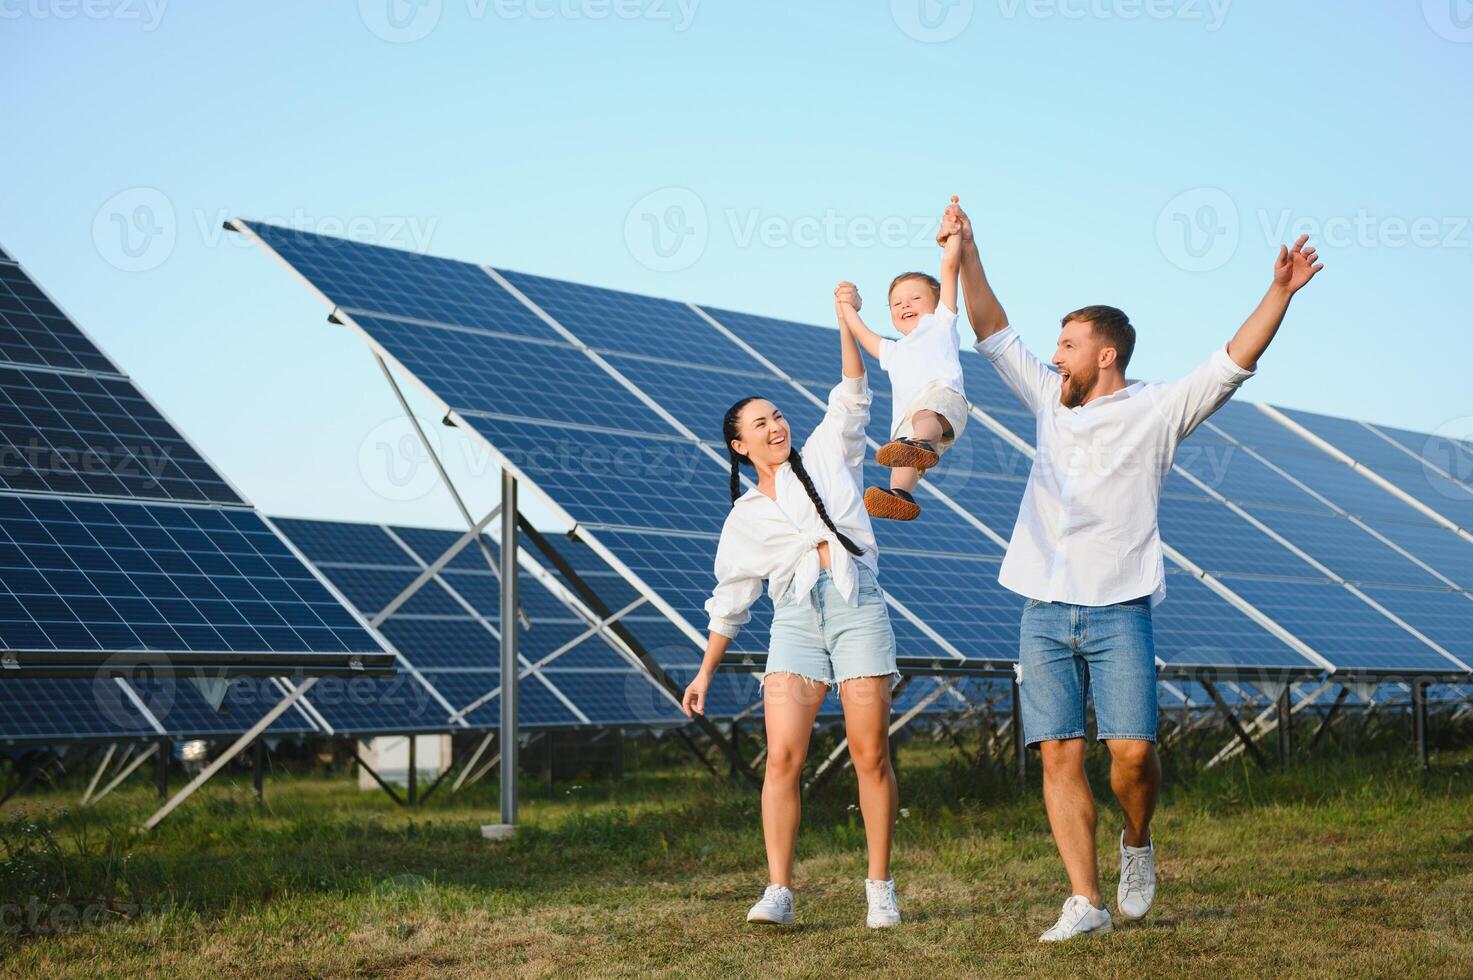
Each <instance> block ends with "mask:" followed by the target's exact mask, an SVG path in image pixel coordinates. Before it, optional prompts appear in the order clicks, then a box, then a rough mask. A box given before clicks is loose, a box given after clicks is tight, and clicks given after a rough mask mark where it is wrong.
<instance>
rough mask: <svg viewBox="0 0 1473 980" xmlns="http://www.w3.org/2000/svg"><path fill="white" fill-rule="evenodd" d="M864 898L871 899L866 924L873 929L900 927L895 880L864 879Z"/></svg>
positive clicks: (865, 919)
mask: <svg viewBox="0 0 1473 980" xmlns="http://www.w3.org/2000/svg"><path fill="white" fill-rule="evenodd" d="M864 897H865V898H867V899H869V915H867V916H865V918H864V924H865V925H867V926H869V927H870V928H871V929H887V928H889V927H890V926H898V925H900V905H899V904H898V903H897V902H896V901H895V879H894V878H891V879H890V880H888V881H876V880H875V879H873V878H866V879H864Z"/></svg>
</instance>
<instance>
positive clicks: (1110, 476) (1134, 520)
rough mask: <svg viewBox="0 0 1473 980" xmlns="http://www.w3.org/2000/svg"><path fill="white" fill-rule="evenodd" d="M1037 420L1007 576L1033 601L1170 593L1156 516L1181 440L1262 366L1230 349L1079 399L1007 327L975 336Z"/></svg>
mask: <svg viewBox="0 0 1473 980" xmlns="http://www.w3.org/2000/svg"><path fill="white" fill-rule="evenodd" d="M976 350H977V353H979V354H981V355H982V356H984V357H986V358H987V359H988V360H990V361H991V362H992V364H993V366H994V367H995V368H996V369H997V372H998V374H999V375H1001V376H1002V379H1003V381H1005V382H1006V383H1007V385H1008V387H1009V388H1011V389H1012V390H1013V392H1014V393H1015V394H1017V396H1018V397H1019V398H1020V399H1022V401H1023V404H1025V405H1027V406H1028V408H1029V410H1030V411H1032V412H1033V415H1034V417H1035V419H1036V421H1037V431H1036V436H1035V444H1036V447H1037V454H1036V456H1035V457H1034V460H1033V468H1032V471H1031V472H1030V473H1029V474H1028V486H1027V489H1026V490H1025V491H1024V493H1023V503H1022V506H1021V507H1020V508H1019V509H1018V522H1017V524H1016V525H1015V526H1014V527H1013V536H1012V540H1011V542H1010V543H1009V544H1008V552H1007V556H1006V557H1005V558H1004V559H1003V563H1002V569H1001V571H1000V572H999V574H998V581H999V582H1000V583H1001V584H1002V585H1003V586H1004V587H1005V588H1007V589H1009V590H1011V591H1013V592H1016V593H1018V594H1020V595H1023V596H1027V597H1028V598H1030V599H1039V600H1042V601H1045V602H1067V603H1073V604H1076V605H1081V606H1104V605H1110V604H1112V603H1116V602H1126V601H1128V600H1131V599H1137V598H1140V597H1142V596H1150V597H1151V604H1152V605H1155V604H1156V603H1158V602H1160V601H1161V600H1162V599H1163V598H1165V596H1166V572H1165V566H1164V562H1163V559H1162V552H1161V535H1160V533H1159V531H1158V530H1157V526H1156V515H1157V510H1158V507H1159V504H1160V499H1161V486H1162V484H1163V483H1165V481H1166V477H1167V474H1168V473H1170V471H1171V463H1172V460H1173V458H1174V457H1175V455H1176V449H1177V446H1179V445H1180V444H1181V441H1182V440H1183V439H1185V438H1186V437H1187V436H1188V435H1190V434H1191V433H1192V431H1193V430H1194V429H1196V427H1197V426H1198V425H1200V424H1202V422H1203V421H1205V420H1206V419H1207V418H1208V417H1209V416H1210V415H1212V413H1213V412H1215V411H1217V410H1218V409H1219V408H1221V407H1222V406H1223V405H1224V404H1225V403H1226V402H1227V400H1228V399H1229V398H1231V397H1232V396H1233V394H1234V393H1235V392H1236V391H1237V390H1238V387H1239V386H1240V385H1242V383H1243V382H1244V381H1246V380H1247V379H1249V378H1251V377H1252V376H1253V374H1254V372H1253V371H1249V370H1246V369H1244V368H1241V367H1239V366H1238V365H1237V364H1236V363H1234V362H1233V360H1232V358H1230V357H1229V356H1228V353H1227V349H1226V347H1225V346H1224V347H1220V348H1218V349H1217V350H1216V351H1214V352H1213V354H1212V356H1211V357H1210V358H1208V359H1207V362H1206V363H1205V364H1203V365H1202V366H1201V367H1199V368H1197V369H1196V370H1195V371H1193V372H1192V373H1191V374H1189V375H1187V376H1186V377H1185V378H1182V379H1180V380H1178V381H1172V382H1167V383H1156V382H1151V383H1147V382H1136V383H1134V384H1131V385H1129V386H1127V387H1126V388H1124V389H1122V390H1121V391H1118V392H1115V393H1114V394H1112V395H1106V396H1104V397H1103V398H1095V399H1092V400H1091V401H1089V402H1087V403H1086V404H1084V405H1081V406H1079V407H1078V408H1065V407H1064V405H1063V404H1062V403H1061V402H1060V401H1059V395H1060V390H1061V384H1062V382H1061V381H1060V379H1059V376H1058V375H1057V374H1056V373H1055V372H1054V371H1053V370H1052V369H1050V368H1049V367H1048V365H1046V364H1044V362H1043V361H1041V360H1039V359H1038V358H1037V357H1035V356H1034V355H1033V354H1031V353H1030V352H1029V351H1028V349H1027V348H1026V347H1025V346H1024V345H1023V341H1022V339H1021V338H1020V337H1019V336H1018V333H1017V331H1015V330H1014V329H1013V328H1012V327H1008V328H1006V329H1004V330H1002V331H1000V332H998V333H996V334H993V335H992V336H991V337H989V338H988V339H986V340H983V341H980V342H978V343H977V345H976Z"/></svg>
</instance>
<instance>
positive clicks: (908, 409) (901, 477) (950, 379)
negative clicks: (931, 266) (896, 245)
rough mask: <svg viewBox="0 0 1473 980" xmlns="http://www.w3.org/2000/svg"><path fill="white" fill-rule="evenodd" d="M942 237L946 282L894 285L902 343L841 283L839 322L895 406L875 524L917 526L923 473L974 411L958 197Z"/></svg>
mask: <svg viewBox="0 0 1473 980" xmlns="http://www.w3.org/2000/svg"><path fill="white" fill-rule="evenodd" d="M952 205H953V206H952V207H950V208H947V210H946V215H945V217H944V218H943V219H942V224H941V232H940V235H939V236H938V237H941V238H944V239H945V241H946V245H945V250H944V251H943V252H942V256H941V279H940V281H937V280H936V278H935V277H933V276H930V275H928V274H926V273H924V272H907V273H904V274H902V275H899V276H896V277H895V280H894V281H893V282H891V283H890V297H889V298H890V323H891V324H892V325H893V326H894V327H895V329H896V330H897V331H899V332H900V339H899V340H888V339H885V338H882V337H880V336H879V335H877V334H876V333H874V331H872V330H870V329H869V328H868V327H866V326H865V325H864V322H863V321H862V320H861V319H860V318H859V307H860V299H859V291H858V290H857V289H856V288H855V287H854V284H853V283H848V282H844V283H840V284H839V287H838V289H836V290H835V291H834V295H835V297H836V298H837V299H838V300H839V316H840V318H841V319H842V320H843V322H844V323H845V324H846V325H847V326H848V327H849V329H850V331H851V332H853V334H854V337H855V339H857V340H858V341H859V344H860V346H861V347H863V348H864V349H865V350H866V351H868V352H869V353H870V355H871V356H873V357H875V358H876V359H877V360H879V362H880V367H881V368H883V369H884V370H885V372H886V373H888V374H889V375H890V389H891V397H892V398H893V400H894V406H893V412H892V416H893V417H892V422H891V427H890V442H888V443H887V444H886V445H884V446H882V447H881V448H880V451H879V452H878V453H877V454H876V455H875V461H876V462H878V463H879V464H880V465H881V466H888V467H890V468H891V470H890V486H889V488H888V489H886V488H884V487H870V488H869V489H867V490H866V491H865V492H864V506H865V510H867V511H869V513H870V516H872V517H884V518H890V519H891V520H897V521H912V520H915V519H916V518H917V517H918V516H920V513H921V508H920V505H919V504H917V503H916V502H915V497H914V496H912V494H913V493H914V492H915V488H916V484H917V483H919V482H920V479H921V477H922V476H923V475H924V474H925V472H926V470H928V469H931V468H932V467H933V466H935V465H936V464H937V463H938V462H940V460H941V454H942V453H944V452H946V450H948V449H950V448H951V446H952V444H953V443H955V442H956V440H957V439H958V438H960V437H961V434H962V431H963V430H964V429H965V428H966V426H967V418H968V415H969V412H970V407H969V406H968V405H967V399H966V395H965V394H964V393H963V392H964V389H963V388H962V364H961V342H960V341H959V340H958V339H957V335H956V280H957V271H958V270H959V268H960V266H961V219H960V217H959V216H958V215H957V213H956V211H955V205H956V198H952Z"/></svg>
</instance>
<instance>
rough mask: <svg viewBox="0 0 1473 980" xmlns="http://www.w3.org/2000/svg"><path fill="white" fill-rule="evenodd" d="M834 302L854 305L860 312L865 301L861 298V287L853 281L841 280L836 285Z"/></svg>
mask: <svg viewBox="0 0 1473 980" xmlns="http://www.w3.org/2000/svg"><path fill="white" fill-rule="evenodd" d="M834 302H835V303H839V304H841V305H848V306H852V307H854V309H855V311H856V312H858V310H859V309H860V307H861V306H862V304H863V303H864V301H863V300H862V299H860V298H859V287H858V286H856V285H854V283H852V282H841V283H839V285H837V286H835V287H834Z"/></svg>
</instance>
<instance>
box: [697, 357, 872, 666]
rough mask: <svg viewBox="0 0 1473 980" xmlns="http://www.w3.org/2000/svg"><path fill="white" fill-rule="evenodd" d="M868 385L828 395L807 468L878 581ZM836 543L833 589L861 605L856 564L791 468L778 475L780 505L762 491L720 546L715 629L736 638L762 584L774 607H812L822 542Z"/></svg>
mask: <svg viewBox="0 0 1473 980" xmlns="http://www.w3.org/2000/svg"><path fill="white" fill-rule="evenodd" d="M869 406H870V392H869V384H868V383H867V381H866V380H865V378H864V376H863V375H861V376H860V377H858V378H845V379H844V380H843V381H841V382H839V384H837V385H835V386H834V389H833V390H832V391H830V392H829V404H828V411H827V412H825V414H824V417H823V421H822V422H820V423H819V424H818V427H817V428H816V429H814V430H813V434H812V435H810V436H809V437H808V441H807V442H805V443H804V444H803V448H802V449H801V450H800V452H801V453H802V454H803V466H804V468H805V469H807V471H808V475H809V477H810V478H811V479H812V480H813V486H814V489H816V490H817V491H818V496H819V498H820V499H821V500H822V501H823V502H824V507H825V509H827V510H828V513H829V517H830V518H831V519H832V520H833V522H834V525H835V526H836V527H837V528H838V529H839V530H840V531H842V532H844V534H846V535H848V537H849V539H850V540H851V541H853V542H854V543H855V544H856V545H858V546H859V547H861V548H863V549H864V554H863V556H861V557H860V558H859V559H858V560H859V561H862V562H864V563H865V564H866V565H868V566H869V567H870V569H871V570H872V571H874V572H875V573H876V574H877V575H878V573H879V569H880V564H879V551H878V546H877V545H876V544H875V532H874V528H873V527H871V526H870V520H869V513H868V512H867V511H865V509H864V459H865V455H866V453H867V447H866V445H865V441H864V429H865V426H866V425H867V424H868V423H869ZM821 541H827V542H828V543H829V558H830V567H831V569H832V572H833V577H834V585H835V586H837V587H838V589H839V591H840V592H841V593H843V595H844V599H845V601H846V602H848V603H849V605H851V606H855V605H858V604H859V576H858V575H857V574H856V573H855V570H854V561H855V560H856V559H854V558H853V557H852V556H851V555H850V554H849V552H848V551H846V550H845V549H844V546H843V545H841V544H839V541H838V539H837V538H835V537H834V533H833V532H832V531H830V530H829V529H828V527H827V526H826V525H825V524H824V522H823V520H822V519H820V518H819V516H818V511H817V510H816V509H815V508H814V506H813V502H812V501H811V500H809V499H808V492H807V491H806V490H804V489H803V484H802V482H801V481H799V479H798V477H797V474H795V473H794V472H793V467H792V465H791V464H789V463H784V464H783V465H782V466H781V467H779V468H778V471H777V499H776V500H773V499H772V498H770V497H768V496H767V495H766V494H764V493H762V492H760V491H759V490H757V488H756V487H753V488H752V489H750V490H748V491H747V492H746V493H745V494H743V495H742V496H741V497H740V498H738V499H737V502H736V503H735V504H733V505H732V508H731V513H729V514H727V515H726V524H725V525H724V526H723V527H722V529H721V543H720V544H719V545H717V548H716V589H715V591H713V592H712V594H711V598H710V599H708V600H707V601H706V613H707V614H708V615H709V616H710V617H711V623H710V629H711V632H713V633H720V634H721V635H722V636H726V637H733V638H734V637H735V636H736V635H737V632H738V631H739V630H740V629H741V628H742V625H743V624H744V623H746V622H747V621H748V620H749V619H751V618H752V617H751V612H750V609H751V607H752V603H754V602H756V601H757V597H758V596H759V595H761V594H762V581H763V580H764V579H766V580H767V592H768V595H770V596H771V597H772V604H773V606H774V608H775V607H778V606H783V605H786V604H788V603H790V602H796V603H798V604H799V605H800V606H801V605H807V604H808V601H809V599H808V595H809V592H810V591H812V589H813V586H814V583H816V582H817V581H818V573H819V570H820V566H819V562H818V544H819V542H821Z"/></svg>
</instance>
